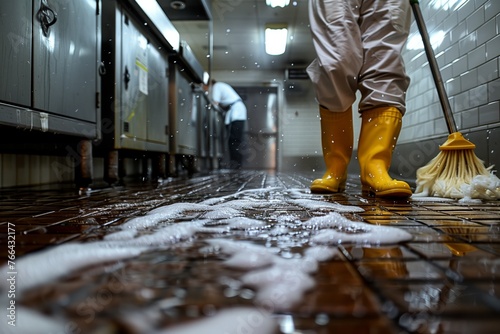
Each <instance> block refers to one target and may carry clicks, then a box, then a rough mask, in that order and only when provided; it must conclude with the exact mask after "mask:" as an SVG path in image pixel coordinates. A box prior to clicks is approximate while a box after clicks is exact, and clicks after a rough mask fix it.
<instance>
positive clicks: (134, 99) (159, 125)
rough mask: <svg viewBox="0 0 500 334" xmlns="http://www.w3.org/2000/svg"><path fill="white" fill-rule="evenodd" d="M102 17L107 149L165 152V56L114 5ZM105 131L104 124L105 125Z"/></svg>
mask: <svg viewBox="0 0 500 334" xmlns="http://www.w3.org/2000/svg"><path fill="white" fill-rule="evenodd" d="M104 6H105V7H104V8H103V10H104V15H103V26H104V28H103V59H104V61H105V66H106V75H104V76H103V100H104V102H103V115H104V120H103V124H104V123H108V124H109V123H111V126H109V127H108V128H109V129H111V130H112V131H111V132H107V133H106V132H105V135H107V138H108V141H110V142H112V143H111V145H109V148H110V149H128V150H141V151H142V150H149V151H156V152H165V153H166V152H168V135H167V132H168V122H169V118H168V103H169V99H168V89H169V88H168V84H169V78H168V66H169V65H168V54H167V52H168V51H167V50H168V48H167V47H163V46H161V45H160V44H159V42H158V41H157V39H155V38H153V36H152V33H151V32H150V31H148V30H147V29H146V28H144V24H143V23H141V21H140V19H139V18H138V17H137V16H136V15H135V14H134V13H133V12H132V11H129V10H128V9H126V8H124V6H123V5H121V4H120V3H118V2H115V1H108V2H106V3H105V5H104ZM103 127H104V126H103Z"/></svg>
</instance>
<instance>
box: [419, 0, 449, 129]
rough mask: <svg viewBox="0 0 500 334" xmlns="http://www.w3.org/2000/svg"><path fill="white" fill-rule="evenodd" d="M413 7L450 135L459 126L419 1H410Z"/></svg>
mask: <svg viewBox="0 0 500 334" xmlns="http://www.w3.org/2000/svg"><path fill="white" fill-rule="evenodd" d="M410 3H411V7H412V9H413V14H414V15H415V21H416V23H417V26H418V30H419V31H420V35H421V36H422V41H423V43H424V49H425V54H426V55H427V60H428V61H429V66H430V68H431V72H432V77H433V78H434V83H435V84H436V88H437V92H438V96H439V101H440V102H441V107H442V108H443V113H444V118H445V120H446V126H447V127H448V131H449V133H454V132H457V131H458V130H457V124H456V123H455V120H454V119H453V111H452V110H451V106H450V101H449V100H448V95H447V94H446V89H445V87H444V83H443V78H442V77H441V72H440V70H439V66H438V64H437V61H436V56H435V54H434V50H433V49H432V45H431V42H430V39H429V33H428V32H427V27H426V26H425V21H424V18H423V16H422V12H421V11H420V6H419V5H418V1H417V0H410Z"/></svg>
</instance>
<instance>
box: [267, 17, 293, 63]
mask: <svg viewBox="0 0 500 334" xmlns="http://www.w3.org/2000/svg"><path fill="white" fill-rule="evenodd" d="M265 38H266V42H265V43H266V53H267V54H269V55H272V56H277V55H280V54H283V53H285V50H286V42H287V39H288V29H287V25H286V24H266V31H265Z"/></svg>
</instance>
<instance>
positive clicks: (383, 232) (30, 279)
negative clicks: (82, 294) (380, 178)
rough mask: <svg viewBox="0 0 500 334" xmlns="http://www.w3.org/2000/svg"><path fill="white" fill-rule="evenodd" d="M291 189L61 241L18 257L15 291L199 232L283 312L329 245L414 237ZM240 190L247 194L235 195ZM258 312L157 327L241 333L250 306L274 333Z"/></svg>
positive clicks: (188, 206)
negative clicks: (308, 215) (253, 214)
mask: <svg viewBox="0 0 500 334" xmlns="http://www.w3.org/2000/svg"><path fill="white" fill-rule="evenodd" d="M281 191H282V190H281ZM293 194H294V196H295V198H294V199H292V200H290V199H288V198H287V197H286V196H284V194H283V193H282V192H280V190H279V188H265V189H256V190H252V191H242V192H240V193H238V194H233V195H230V196H225V197H221V198H213V199H209V200H206V201H204V202H202V203H198V204H196V203H175V204H171V205H166V206H162V207H159V208H157V209H154V210H152V211H150V212H149V213H148V214H146V215H144V216H138V217H134V218H132V219H130V220H129V221H127V222H125V223H124V224H123V225H121V226H119V227H118V228H119V229H120V230H119V231H118V232H114V233H110V234H108V235H107V236H105V237H104V240H102V241H97V242H88V243H80V244H77V243H68V244H62V245H57V246H54V247H52V248H50V249H47V250H42V251H39V252H36V253H32V254H29V255H26V256H23V257H21V258H20V259H18V260H17V262H16V265H17V267H18V270H19V272H22V275H19V276H18V278H17V279H18V281H17V282H16V284H17V289H18V292H19V293H20V294H21V293H22V292H24V291H26V290H27V289H30V288H34V287H37V286H39V285H42V284H47V283H50V282H54V281H56V280H57V279H60V278H61V277H65V276H67V275H69V274H71V273H72V272H74V271H76V270H80V269H83V268H85V267H87V266H91V265H98V264H102V263H107V262H111V261H119V260H124V259H130V258H133V257H136V256H138V255H140V254H142V253H143V252H147V251H154V250H159V249H165V248H173V247H176V246H177V247H178V246H179V245H180V244H181V243H182V244H184V245H185V244H186V243H189V242H191V241H192V240H195V239H196V238H200V237H203V240H205V239H206V238H207V235H209V237H208V238H211V239H209V240H205V241H207V243H208V244H209V245H210V246H208V247H205V248H203V249H200V252H204V251H207V252H209V251H211V252H213V251H220V250H222V252H224V253H225V254H227V255H229V258H228V259H227V260H226V261H225V262H224V264H225V266H227V267H228V268H234V269H237V270H239V271H242V272H241V277H240V281H239V284H240V285H246V286H248V287H251V288H253V289H255V297H254V298H255V302H256V303H257V304H258V305H260V306H265V307H263V308H264V309H265V310H267V311H272V312H274V311H276V312H286V311H288V310H289V309H290V307H292V306H293V305H296V304H297V303H299V302H300V301H301V300H302V299H303V297H304V294H305V293H306V292H307V291H308V290H309V289H311V288H312V287H314V284H315V281H314V278H313V275H314V273H316V272H317V270H318V262H320V261H328V260H330V259H332V258H333V257H335V256H338V255H339V252H338V250H337V249H336V248H335V247H330V245H333V246H335V245H338V244H345V243H354V244H362V245H368V244H369V245H378V244H386V243H398V242H401V241H406V240H410V239H411V235H410V234H408V233H406V232H405V231H403V230H400V229H397V228H393V227H386V226H377V225H371V224H365V223H361V222H353V221H350V220H349V219H347V218H345V217H343V216H342V215H340V214H339V213H337V212H361V211H364V210H363V209H362V208H360V207H356V206H346V205H340V204H338V203H332V202H326V201H323V200H312V199H310V198H311V196H310V195H309V194H304V193H299V192H298V191H294V192H293ZM243 195H244V196H245V198H240V197H242V196H243ZM301 196H302V197H301ZM304 197H306V198H304ZM290 206H295V207H296V210H301V208H306V209H307V210H309V211H311V212H312V214H314V215H321V216H318V217H315V218H312V219H310V220H308V221H305V222H303V221H301V219H300V217H299V216H296V215H293V214H290V212H293V210H290ZM246 210H249V211H254V210H259V211H262V212H263V216H266V215H265V214H264V213H268V212H269V213H271V214H268V215H267V216H266V217H267V218H266V219H269V220H268V221H266V220H260V219H250V218H247V217H245V216H247V215H248V213H247V212H245V211H246ZM325 214H326V215H325ZM114 231H116V229H114ZM202 234H204V235H202ZM235 235H237V236H238V237H240V236H242V235H252V236H253V238H257V239H258V240H259V241H262V245H261V244H257V243H252V242H245V241H242V240H231V239H229V238H231V237H232V236H235ZM221 237H224V238H225V239H221ZM226 237H227V239H226ZM215 238H220V239H215ZM269 240H273V242H272V243H270V242H268V241H269ZM264 244H266V246H264ZM269 245H276V246H275V247H269ZM295 246H300V247H302V246H305V247H304V253H303V254H300V253H293V252H291V251H290V247H295ZM7 272H8V270H7V268H6V267H5V266H4V267H2V268H0V288H2V289H3V288H5V284H7V283H6V277H5V275H6V273H7ZM255 310H256V309H243V308H235V309H232V310H222V311H220V312H218V313H217V315H215V316H214V317H212V318H209V319H206V320H202V321H200V322H196V323H193V324H192V325H189V324H186V325H185V326H179V327H176V328H175V329H174V328H172V329H168V330H167V331H164V332H161V333H167V334H168V333H175V334H184V333H186V334H187V333H214V334H215V333H216V334H219V333H238V332H237V331H238V330H239V328H241V326H240V325H242V324H244V323H243V322H241V321H246V320H245V319H246V318H245V317H246V316H247V315H249V314H252V313H254V312H258V313H255V314H258V316H260V317H261V318H259V319H260V320H262V321H261V322H260V324H261V325H262V326H260V325H259V326H258V328H256V329H255V333H259V334H264V333H272V332H271V328H274V327H273V326H274V325H275V323H274V321H271V318H270V317H269V314H264V313H263V312H262V311H261V310H260V309H258V310H257V311H255ZM33 319H34V318H33ZM25 321H26V322H29V321H30V319H25ZM246 324H250V323H249V322H248V323H246ZM226 325H227V327H219V326H226ZM239 326H240V327H239ZM200 328H202V329H200ZM221 328H222V329H223V330H221ZM149 332H152V331H149ZM248 333H252V332H248Z"/></svg>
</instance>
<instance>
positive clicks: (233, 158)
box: [227, 121, 245, 169]
mask: <svg viewBox="0 0 500 334" xmlns="http://www.w3.org/2000/svg"><path fill="white" fill-rule="evenodd" d="M227 130H228V133H229V138H228V145H229V160H230V162H229V167H230V168H234V169H240V168H241V165H242V163H243V154H242V149H243V146H242V143H243V135H244V133H243V132H244V130H245V121H233V122H231V124H230V125H228V126H227Z"/></svg>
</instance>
